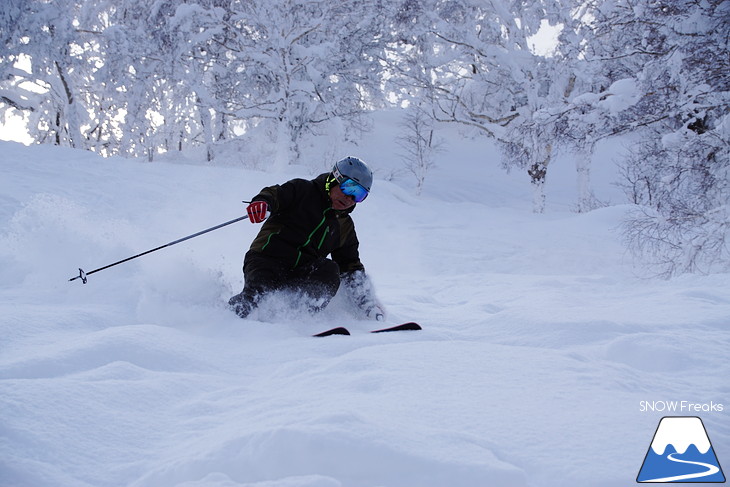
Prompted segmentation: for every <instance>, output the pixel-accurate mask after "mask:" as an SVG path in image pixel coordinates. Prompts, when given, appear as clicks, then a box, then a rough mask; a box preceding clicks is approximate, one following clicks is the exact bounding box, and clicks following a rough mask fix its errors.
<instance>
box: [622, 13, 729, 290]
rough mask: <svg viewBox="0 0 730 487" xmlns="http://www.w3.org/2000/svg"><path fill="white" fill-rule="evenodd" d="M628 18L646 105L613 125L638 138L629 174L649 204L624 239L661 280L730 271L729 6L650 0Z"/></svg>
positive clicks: (631, 56) (641, 102)
mask: <svg viewBox="0 0 730 487" xmlns="http://www.w3.org/2000/svg"><path fill="white" fill-rule="evenodd" d="M625 8H626V7H624V10H625ZM631 13H632V14H633V17H631V18H632V19H633V24H629V25H628V26H627V27H626V30H627V31H628V32H633V33H634V37H633V39H634V43H633V44H632V45H629V46H627V47H625V48H624V49H625V50H627V51H628V52H627V53H626V59H628V60H630V62H632V63H633V64H634V66H636V67H637V68H639V69H637V71H636V72H635V79H636V80H637V84H638V91H639V99H638V101H637V102H636V103H635V104H634V105H633V106H632V107H631V108H630V109H629V110H627V112H628V113H627V114H624V117H622V118H621V120H619V121H617V122H616V123H615V125H614V127H616V128H615V130H621V131H622V132H629V131H631V132H633V133H635V134H637V135H639V137H638V142H637V144H636V145H635V146H634V148H633V150H632V155H631V157H629V158H627V159H626V161H624V164H623V171H624V174H625V175H626V180H625V183H624V186H625V188H626V189H627V193H628V194H629V196H630V197H631V198H632V199H633V200H634V202H635V203H637V204H639V205H642V206H641V208H640V210H639V211H637V212H635V213H634V214H633V216H632V217H631V218H630V219H629V220H628V221H627V222H626V227H625V228H626V236H627V238H628V240H629V242H630V244H631V246H632V248H633V249H634V250H635V251H636V252H637V253H638V254H639V255H641V256H642V258H644V259H646V260H647V261H650V262H653V263H655V264H659V270H660V271H661V273H663V274H664V275H667V276H669V275H673V274H676V273H681V272H688V271H689V272H692V271H711V270H715V269H722V270H727V269H728V268H730V249H729V248H728V243H727V239H728V231H729V229H730V210H729V208H730V187H729V186H730V184H729V181H730V144H729V143H728V140H730V137H728V135H729V134H730V130H729V129H728V127H729V126H730V58H729V56H728V53H729V52H730V51H729V50H728V35H727V33H728V32H729V31H730V5H728V4H727V2H721V1H717V0H715V1H703V2H694V1H682V2H675V3H671V4H666V3H653V2H650V3H648V4H646V5H641V6H639V7H636V6H634V8H633V9H632V11H631ZM630 27H633V29H632V28H630ZM639 27H641V28H643V34H642V35H641V36H639V32H640V30H641V29H639ZM654 269H657V268H656V267H655V268H654Z"/></svg>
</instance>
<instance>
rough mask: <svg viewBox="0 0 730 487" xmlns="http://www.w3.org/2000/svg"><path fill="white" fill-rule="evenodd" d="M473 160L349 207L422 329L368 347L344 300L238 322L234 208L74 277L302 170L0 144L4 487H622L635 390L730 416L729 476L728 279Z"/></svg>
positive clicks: (0, 472) (395, 305) (637, 454)
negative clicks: (669, 274) (697, 269)
mask: <svg viewBox="0 0 730 487" xmlns="http://www.w3.org/2000/svg"><path fill="white" fill-rule="evenodd" d="M373 150H374V149H370V151H371V152H370V153H368V151H367V150H364V151H363V152H364V153H363V154H356V155H362V156H363V157H364V158H365V159H366V160H374V159H377V156H376V154H374V153H373V152H372V151H373ZM468 151H469V148H468V147H466V148H465V147H453V148H452V151H451V152H450V154H452V156H450V157H453V159H451V160H450V161H449V164H448V165H446V164H441V165H440V166H439V168H437V169H435V170H434V171H433V173H432V174H430V175H429V179H428V180H427V185H426V188H425V190H424V194H423V196H421V197H415V196H414V195H413V193H412V191H410V190H408V189H404V187H403V185H402V184H396V183H393V182H387V181H385V180H383V179H382V178H381V179H378V180H377V181H376V183H375V186H374V192H373V194H372V195H371V196H370V197H369V198H368V200H366V201H365V202H364V203H363V204H362V205H359V207H358V208H357V209H356V212H355V214H354V217H355V220H356V224H357V229H358V235H359V237H360V240H361V241H362V257H363V261H364V262H365V265H366V266H367V268H368V271H369V272H370V274H371V275H372V277H373V280H374V282H375V284H376V287H377V290H378V294H379V296H380V298H381V300H382V301H383V302H384V303H385V305H386V306H387V308H388V311H389V313H390V316H389V321H390V322H393V323H397V322H400V321H410V320H415V321H418V322H420V323H421V324H422V325H423V326H424V330H423V331H422V332H411V333H407V332H404V333H399V334H386V335H369V334H365V333H364V331H365V330H368V329H369V328H370V327H372V326H374V324H372V323H368V322H363V321H358V320H356V319H355V318H354V317H353V316H352V315H351V313H350V312H349V310H348V307H347V305H346V303H345V301H344V300H343V299H340V298H339V297H338V298H336V299H335V301H334V302H333V303H332V305H331V306H330V308H328V309H327V310H326V311H325V312H324V313H322V314H321V315H319V316H316V317H310V316H307V315H303V314H302V313H301V312H300V311H299V310H297V309H292V308H291V307H289V306H287V305H286V299H285V297H283V298H281V299H278V300H276V299H275V300H272V301H271V302H269V303H268V304H267V306H266V308H265V310H266V313H258V314H257V315H255V316H254V317H253V318H254V319H251V320H241V319H239V318H237V317H236V316H235V315H233V314H232V313H231V312H230V311H229V310H227V309H226V307H225V302H226V300H227V299H228V297H229V296H230V295H231V294H232V293H234V292H238V291H239V289H240V287H241V285H242V275H241V263H242V259H243V254H244V252H245V250H246V249H247V248H248V245H249V244H250V241H251V239H252V238H253V237H254V235H255V232H256V231H257V228H258V227H256V226H255V225H252V224H250V223H248V222H246V221H244V222H241V223H238V224H235V225H231V226H228V227H225V228H223V229H220V230H217V231H215V232H212V233H210V234H207V235H204V236H201V237H197V238H196V239H193V240H190V241H188V242H185V243H182V244H179V245H176V246H173V247H169V248H166V249H164V250H162V251H159V252H156V253H154V254H151V255H148V256H145V257H142V258H140V259H136V260H134V261H131V262H129V263H126V264H123V265H120V266H117V267H114V268H111V269H108V270H105V271H103V272H100V273H97V274H95V275H93V276H91V277H90V278H89V283H88V284H86V285H83V284H81V283H80V282H79V281H74V282H68V279H69V278H71V277H73V276H75V275H76V274H77V273H78V271H77V268H78V267H83V268H84V269H85V270H87V271H89V270H91V269H94V268H96V267H101V266H103V265H106V264H108V263H111V262H114V261H117V260H119V259H122V258H125V257H127V256H130V255H134V254H136V253H138V252H141V251H144V250H148V249H150V248H154V247H157V246H159V245H162V244H165V243H167V242H171V241H173V240H176V239H178V238H180V237H183V236H185V235H188V234H192V233H195V232H197V231H199V230H202V229H205V228H208V227H211V226H213V225H216V224H218V223H222V222H225V221H228V220H231V219H233V218H236V217H238V216H240V215H241V214H242V211H243V208H244V206H243V204H241V203H240V201H241V200H242V199H248V197H250V196H252V195H253V194H255V193H256V192H257V191H258V190H259V189H260V188H261V187H263V186H265V185H269V184H273V183H277V182H282V181H283V180H286V179H288V178H290V177H294V176H305V177H308V176H311V174H308V173H307V172H306V171H305V170H304V169H302V168H297V169H293V171H292V173H291V174H267V173H264V172H257V171H251V170H244V169H240V168H236V167H210V166H205V165H190V164H187V165H183V164H174V163H172V162H167V163H164V162H158V163H143V162H136V161H127V160H121V159H107V160H105V159H101V158H98V157H95V156H93V155H91V154H89V153H86V152H78V151H72V150H65V149H59V148H52V147H47V146H34V147H24V146H21V145H18V144H12V143H1V144H0V222H1V223H0V225H1V226H0V337H1V338H0V485H3V486H8V487H10V486H12V487H88V486H93V487H119V486H130V487H131V486H134V487H143V486H144V487H167V486H179V487H203V486H205V487H242V486H256V487H274V486H276V487H315V486H316V487H330V486H332V487H334V486H345V487H357V486H363V487H364V486H397V487H408V486H419V487H442V486H450V487H453V486H464V487H474V486H483V485H499V486H523V485H524V486H564V485H585V486H626V485H631V484H632V483H633V482H634V479H635V477H636V474H637V472H638V469H639V468H640V466H641V462H642V460H643V458H644V455H645V454H646V451H647V448H648V446H649V444H650V442H651V439H652V435H653V433H654V431H655V429H656V425H657V423H658V420H659V418H661V417H662V416H663V415H666V414H667V413H666V412H661V411H649V412H646V411H642V407H641V406H640V404H641V401H664V400H688V401H691V402H693V403H709V402H710V401H714V403H721V404H724V405H725V410H724V411H720V412H718V411H716V410H715V411H710V412H703V413H700V414H699V415H701V416H702V419H703V421H704V423H705V425H706V427H707V430H708V432H709V434H710V437H711V439H712V441H713V446H714V449H715V451H716V452H717V454H718V458H719V460H720V463H721V464H723V465H725V464H730V457H729V456H728V455H730V429H728V424H730V423H728V421H727V414H728V408H730V404H728V403H730V397H729V396H728V394H729V392H730V389H728V379H727V377H730V359H729V358H728V357H729V355H728V352H727V350H728V347H729V346H730V331H728V325H729V324H730V276H728V275H713V276H684V277H681V278H678V279H676V280H673V281H653V280H641V279H638V278H636V277H634V274H633V272H632V269H631V263H630V262H629V261H628V260H627V258H626V256H625V250H624V249H623V247H622V246H621V244H620V242H619V235H618V231H617V227H618V225H619V222H620V220H621V217H622V214H623V212H624V211H625V208H624V207H622V206H613V207H607V208H603V209H600V210H597V211H594V212H591V213H588V214H575V213H572V212H570V211H569V208H570V198H569V196H565V197H562V196H561V195H569V194H570V191H569V187H568V186H567V185H564V186H559V187H557V186H556V187H553V188H552V189H550V191H551V195H552V196H553V198H554V199H553V200H552V201H553V203H552V207H549V209H550V211H549V212H548V213H547V214H545V215H534V214H532V213H531V212H530V194H529V187H527V186H529V185H528V184H526V182H525V181H524V177H523V176H521V175H519V174H511V175H506V174H504V173H503V172H502V171H501V170H499V169H498V168H495V167H491V166H490V167H483V166H479V165H478V161H483V160H484V157H483V154H480V157H470V156H469V154H468ZM453 154H457V155H456V156H454V155H453ZM343 155H344V154H343ZM444 157H445V156H444ZM387 163H388V161H387V160H378V161H376V162H375V163H373V165H374V166H375V168H376V173H380V174H385V173H386V172H387V167H385V166H387ZM560 171H561V169H558V171H557V173H556V174H560ZM563 171H564V173H565V174H568V173H569V170H568V169H563ZM558 179H559V178H558ZM566 179H567V178H566ZM608 184H609V181H606V183H605V185H606V187H608ZM604 189H605V188H604ZM561 198H562V199H561ZM336 325H347V326H348V327H349V328H350V329H351V330H353V336H350V337H330V338H326V339H314V338H311V337H310V336H309V335H310V334H312V333H314V332H317V331H321V330H323V329H326V328H328V327H332V326H336ZM361 332H362V333H361ZM685 413H686V414H689V415H698V414H697V413H696V412H694V411H692V412H690V411H686V412H685ZM674 415H681V412H680V411H677V412H676V413H674Z"/></svg>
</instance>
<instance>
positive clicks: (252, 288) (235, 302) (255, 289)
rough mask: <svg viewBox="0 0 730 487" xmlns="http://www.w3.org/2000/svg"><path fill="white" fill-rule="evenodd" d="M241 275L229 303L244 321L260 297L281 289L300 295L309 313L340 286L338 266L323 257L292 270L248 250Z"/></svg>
mask: <svg viewBox="0 0 730 487" xmlns="http://www.w3.org/2000/svg"><path fill="white" fill-rule="evenodd" d="M243 276H244V286H243V291H241V292H240V293H239V294H237V295H235V296H233V297H232V298H231V299H230V300H229V301H228V304H229V305H230V306H231V308H232V309H233V311H235V312H236V314H237V315H238V316H240V317H241V318H246V317H247V316H248V315H249V313H251V311H253V310H254V308H256V306H257V304H258V303H259V301H260V300H261V298H262V297H263V296H265V295H266V294H268V293H271V292H273V291H280V290H291V291H294V292H297V293H300V294H301V295H302V297H304V299H306V302H307V307H308V309H309V311H310V312H317V311H321V310H322V309H324V308H325V307H326V306H327V305H328V304H329V302H330V300H331V299H332V298H333V297H334V296H335V294H337V290H338V289H339V287H340V267H339V266H338V265H337V263H336V262H334V261H332V260H330V259H325V258H322V259H319V260H317V261H315V262H313V263H311V264H308V265H303V266H301V267H297V268H295V269H291V268H289V267H288V266H287V265H286V264H284V263H282V262H281V261H279V260H277V259H272V258H271V257H267V256H264V255H262V254H260V253H259V252H255V251H252V250H249V251H248V252H247V253H246V257H245V258H244V261H243Z"/></svg>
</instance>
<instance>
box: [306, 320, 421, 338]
mask: <svg viewBox="0 0 730 487" xmlns="http://www.w3.org/2000/svg"><path fill="white" fill-rule="evenodd" d="M422 329H423V328H421V325H419V324H418V323H415V322H413V321H410V322H408V323H403V324H400V325H395V326H390V327H388V328H381V329H379V330H371V331H370V333H388V332H391V331H414V330H422ZM349 334H350V331H349V330H348V329H347V328H345V327H342V326H338V327H337V328H332V329H330V330H325V331H323V332H321V333H317V334H316V335H312V336H314V337H328V336H332V335H349Z"/></svg>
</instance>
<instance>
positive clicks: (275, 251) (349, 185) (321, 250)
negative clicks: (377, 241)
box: [228, 157, 385, 320]
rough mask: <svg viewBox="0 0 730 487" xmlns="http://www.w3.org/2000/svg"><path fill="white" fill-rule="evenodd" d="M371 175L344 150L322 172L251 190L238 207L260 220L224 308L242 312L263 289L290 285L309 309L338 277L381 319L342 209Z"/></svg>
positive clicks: (358, 196)
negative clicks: (240, 283) (239, 282)
mask: <svg viewBox="0 0 730 487" xmlns="http://www.w3.org/2000/svg"><path fill="white" fill-rule="evenodd" d="M372 182H373V173H372V171H371V170H370V168H369V167H368V166H367V165H366V164H365V163H364V162H363V161H361V160H360V159H358V158H356V157H346V158H344V159H342V160H340V161H338V162H337V163H335V165H334V167H333V168H332V171H331V172H330V173H324V174H320V175H319V176H317V177H316V178H315V179H313V180H305V179H292V180H291V181H288V182H286V183H284V184H281V185H274V186H269V187H266V188H264V189H262V190H261V192H260V193H259V194H258V195H256V196H254V197H253V199H252V202H251V203H250V204H249V205H248V207H247V208H246V211H247V212H248V217H249V220H250V221H251V223H261V222H264V224H263V226H262V227H261V230H260V231H259V233H258V235H257V236H256V238H255V239H254V241H253V243H252V244H251V248H250V249H249V251H248V252H247V253H246V256H245V258H244V263H243V274H244V287H243V291H241V293H239V294H237V295H235V296H233V297H232V298H231V299H230V300H229V302H228V304H229V305H230V307H231V309H233V311H234V312H235V313H236V314H237V315H238V316H240V317H241V318H246V317H247V316H248V315H249V314H250V313H251V311H252V310H253V309H255V308H256V306H257V304H258V303H259V302H260V300H261V298H262V297H264V296H265V295H267V294H268V293H270V292H272V291H277V290H292V291H295V292H297V293H300V294H301V295H302V296H303V297H304V298H305V300H306V302H307V306H308V309H309V310H310V311H311V312H317V311H320V310H322V309H324V308H325V307H326V306H327V304H328V303H329V302H330V300H331V299H332V298H333V297H334V296H335V294H336V293H337V290H338V289H339V287H340V284H342V285H343V286H344V288H345V289H346V291H347V293H348V295H349V296H350V298H351V299H352V301H353V302H354V303H355V305H356V306H357V308H358V309H359V310H360V311H361V312H362V314H363V316H366V317H369V318H371V319H375V320H384V319H385V311H384V308H383V306H382V305H381V304H380V303H379V302H378V300H377V299H376V297H375V293H374V290H373V286H372V284H371V281H370V279H369V277H368V275H367V274H366V273H365V268H364V266H363V264H362V263H361V262H360V257H359V251H358V247H359V242H358V239H357V235H356V234H355V226H354V223H353V221H352V218H351V217H350V213H351V212H352V211H353V210H354V209H355V205H356V204H357V203H360V202H362V201H363V200H364V199H365V198H366V197H367V195H368V193H369V192H370V188H371V186H372ZM269 215H270V216H269ZM328 255H331V257H332V258H331V259H329V258H327V256H328Z"/></svg>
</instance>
